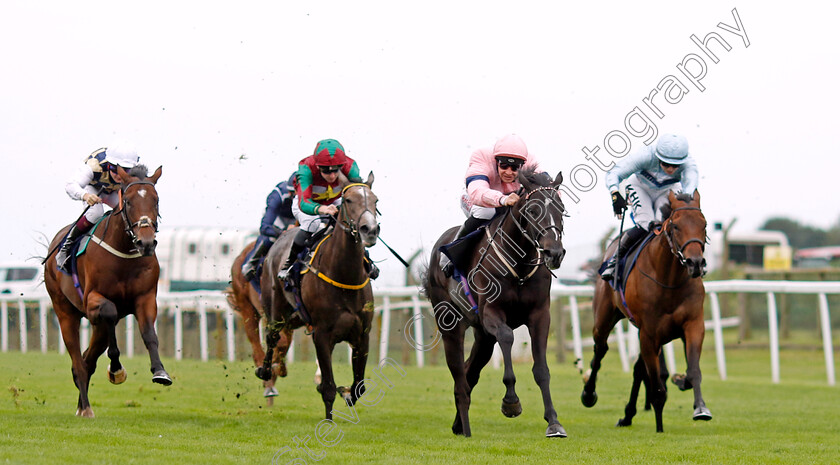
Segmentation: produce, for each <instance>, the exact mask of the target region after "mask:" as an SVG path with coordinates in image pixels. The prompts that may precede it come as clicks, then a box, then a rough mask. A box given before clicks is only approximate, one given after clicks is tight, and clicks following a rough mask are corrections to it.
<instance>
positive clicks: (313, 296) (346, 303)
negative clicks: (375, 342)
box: [256, 172, 380, 420]
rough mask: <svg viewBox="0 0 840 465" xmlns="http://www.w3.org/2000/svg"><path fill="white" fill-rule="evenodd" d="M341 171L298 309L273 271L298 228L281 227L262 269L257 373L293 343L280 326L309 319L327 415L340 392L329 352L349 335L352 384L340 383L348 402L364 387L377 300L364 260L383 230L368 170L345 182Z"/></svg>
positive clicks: (304, 275)
mask: <svg viewBox="0 0 840 465" xmlns="http://www.w3.org/2000/svg"><path fill="white" fill-rule="evenodd" d="M339 178H340V179H341V181H340V186H341V199H342V200H341V206H340V207H339V209H338V215H337V217H336V224H335V227H334V229H333V230H332V232H331V233H330V234H328V235H326V236H325V237H324V238H323V239H322V240H321V241H320V242H318V243H316V244H315V245H314V247H313V256H312V258H311V259H310V260H309V262H308V263H307V264H305V266H304V267H303V268H304V269H303V271H302V272H301V279H300V294H299V296H300V300H301V302H302V306H303V310H302V311H296V296H295V294H294V293H293V292H291V291H288V290H286V288H285V285H284V282H283V281H282V280H280V279H279V278H278V277H277V274H278V272H279V271H280V269H281V268H282V267H283V265H284V264H285V262H286V257H288V255H289V250H290V249H291V245H292V241H293V240H294V237H295V235H296V234H297V228H293V229H290V230H287V231H285V232H283V234H281V236H280V237H279V238H278V239H277V241H276V242H275V243H274V245H273V246H271V249H270V250H269V251H268V254H267V255H266V258H265V261H264V262H263V272H262V275H261V277H260V287H261V289H262V295H261V298H260V303H261V306H262V309H263V313H264V314H265V316H266V319H267V325H266V334H265V340H266V347H267V349H266V354H265V358H264V359H263V364H262V366H261V367H259V368H257V370H256V375H257V377H258V378H260V379H262V380H264V381H267V380H269V379H271V376H272V371H271V364H272V362H273V360H274V358H273V357H274V352H275V351H279V353H280V360H281V362H282V359H283V357H284V356H285V354H286V352H287V350H288V344H289V343H291V338H288V339H285V338H283V337H282V335H283V333H284V332H285V331H292V330H294V329H296V328H299V327H302V326H306V327H307V329H308V330H309V332H310V333H311V335H312V342H313V343H314V344H315V352H316V356H317V360H318V364H319V365H320V367H321V383H320V384H319V385H318V386H317V389H318V391H319V392H320V393H321V398H322V400H323V402H324V407H325V410H326V419H328V420H331V419H332V410H333V402H334V401H335V396H336V392H337V388H336V384H335V378H334V375H333V369H332V353H333V349H334V348H335V346H336V344H338V343H339V342H347V343H349V344H350V346H351V347H352V349H353V352H352V355H351V364H352V368H353V384H352V386H351V387H350V388H349V392H347V391H345V389H344V388H342V391H343V392H342V397H343V398H344V399H345V401H346V402H347V403H349V404H350V405H353V404H354V403H355V402H356V400H358V399H359V398H360V397H361V396H362V395H363V394H364V390H365V387H364V377H365V365H366V364H367V358H368V346H369V332H370V328H371V322H372V320H373V308H374V302H373V291H372V290H371V285H370V278H369V277H368V274H367V272H366V271H365V267H364V263H363V260H364V256H365V248H366V247H372V246H373V245H375V244H376V241H377V238H378V236H379V230H380V228H379V223H378V222H377V212H376V202H377V198H376V195H374V193H373V191H372V190H371V186H372V185H373V180H374V177H373V172H371V173H370V174H369V175H368V178H367V180H366V181H365V182H364V183H350V182H349V181H347V178H345V177H344V175H343V174H339ZM295 266H297V265H295ZM290 274H292V273H290ZM303 312H305V314H306V315H308V316H309V318H306V317H305V316H304V314H303ZM307 320H308V321H307ZM345 393H346V394H345Z"/></svg>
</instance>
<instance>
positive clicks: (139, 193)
mask: <svg viewBox="0 0 840 465" xmlns="http://www.w3.org/2000/svg"><path fill="white" fill-rule="evenodd" d="M137 195H139V196H140V197H144V198H145V197H146V189H140V190H139V191H137Z"/></svg>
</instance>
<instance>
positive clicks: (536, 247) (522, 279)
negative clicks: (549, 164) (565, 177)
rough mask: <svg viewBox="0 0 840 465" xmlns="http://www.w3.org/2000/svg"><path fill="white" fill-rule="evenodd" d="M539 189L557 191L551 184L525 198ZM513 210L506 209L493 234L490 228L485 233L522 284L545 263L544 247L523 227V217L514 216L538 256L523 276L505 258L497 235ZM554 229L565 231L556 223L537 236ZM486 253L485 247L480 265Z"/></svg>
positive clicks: (497, 254) (560, 232)
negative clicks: (497, 240) (497, 241)
mask: <svg viewBox="0 0 840 465" xmlns="http://www.w3.org/2000/svg"><path fill="white" fill-rule="evenodd" d="M539 191H551V192H557V191H556V189H555V188H553V187H550V186H543V187H538V188H536V189H534V190H532V191H530V192H528V193H527V194H525V197H524V198H525V200H526V201H528V200H530V198H531V195H533V194H534V193H535V192H539ZM560 204H561V205H562V201H561V203H560ZM511 210H512V208H507V209H506V210H505V214H504V217H503V218H502V219H501V221H499V226H498V227H496V229H495V230H494V231H493V234H492V235H491V234H490V230H489V229H490V228H487V229H485V233H486V236H487V242H488V243H489V244H490V247H491V248H492V249H493V251H494V252H495V254H496V256H497V257H498V258H499V260H501V262H502V263H503V264H504V265H505V267H506V268H507V269H508V271H510V272H511V274H512V275H513V277H514V278H516V279H517V280H518V284H519V285H520V286H521V285H523V284H525V281H527V280H528V279H530V278H531V277H532V276H533V275H534V274H535V273H536V272H537V270H538V269H539V268H540V266H541V265H544V264H545V261H543V254H542V248H541V247H540V244H539V242H538V240H537V239H534V238H533V237H531V235H530V234H528V231H526V230H525V228H523V227H522V225H521V224H520V221H521V218H514V219H513V224H514V225H515V226H516V228H517V229H518V230H519V232H520V233H521V234H522V235H523V236H524V237H526V238H527V239H528V240H529V241H530V243H531V244H532V245H533V246H534V250H536V252H537V257H536V259H535V260H534V267H533V268H532V269H531V271H530V272H529V273H528V274H527V275H525V276H523V277H520V276H519V274H518V273H517V272H516V270H515V269H514V267H513V265H511V263H510V262H508V260H507V259H506V258H505V255H504V253H502V252H501V250H499V247H498V246H497V245H496V241H495V237H496V234H497V233H498V232H499V231H500V230H502V226H503V225H504V224H505V221H506V220H507V218H508V216H509V215H510V212H511ZM520 216H521V214H520ZM552 229H557V234H558V235H560V234H562V233H563V229H562V228H561V227H559V226H557V225H555V224H552V225H549V226H548V227H546V228H541V229H540V230H539V231H537V237H538V238H539V237H542V236H543V235H544V234H546V233H547V232H548V231H550V230H552ZM486 254H487V249H485V250H484V251H483V252H482V254H481V257H479V259H478V265H480V264H481V262H482V260H484V257H485V256H486Z"/></svg>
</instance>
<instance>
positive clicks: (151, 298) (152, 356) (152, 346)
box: [134, 292, 172, 386]
mask: <svg viewBox="0 0 840 465" xmlns="http://www.w3.org/2000/svg"><path fill="white" fill-rule="evenodd" d="M134 316H135V317H136V318H137V323H138V325H139V326H140V335H141V336H142V337H143V343H144V344H145V345H146V350H148V351H149V360H150V361H151V368H150V371H151V373H152V382H155V383H158V384H163V385H164V386H169V385H170V384H172V378H170V377H169V373H167V372H166V370H165V369H164V368H163V362H161V361H160V353H159V352H158V337H157V333H156V332H155V319H156V318H157V302H156V301H155V293H154V292H151V293H149V294H146V295H145V296H143V297H141V298H139V299H137V306H136V308H135V315H134Z"/></svg>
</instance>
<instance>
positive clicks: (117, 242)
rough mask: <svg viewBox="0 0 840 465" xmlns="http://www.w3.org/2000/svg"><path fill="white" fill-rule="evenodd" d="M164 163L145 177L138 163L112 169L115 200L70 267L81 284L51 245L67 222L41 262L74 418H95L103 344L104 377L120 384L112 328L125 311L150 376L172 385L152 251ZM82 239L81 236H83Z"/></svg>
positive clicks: (157, 271)
mask: <svg viewBox="0 0 840 465" xmlns="http://www.w3.org/2000/svg"><path fill="white" fill-rule="evenodd" d="M162 168H163V167H159V168H158V169H157V170H155V172H154V174H153V175H152V176H147V171H146V167H145V166H143V165H137V166H135V167H133V168H131V170H130V171H128V172H126V171H125V170H124V169H123V168H121V167H120V168H118V170H117V172H118V173H119V175H120V178H121V179H122V180H123V183H122V184H121V185H120V192H121V195H120V198H121V201H120V205H119V206H118V208H117V209H116V210H114V211H112V212H111V213H110V214H109V216H107V217H105V218H104V219H103V220H102V221H100V222H99V223H98V225H97V226H96V227H95V229H94V230H93V231H92V234H91V239H90V242H89V243H88V245H87V248H86V251H85V252H84V254H82V255H80V256H79V257H78V258H77V259H76V264H75V266H72V268H73V270H74V271H76V272H77V275H78V288H77V287H76V286H75V285H74V277H71V276H69V275H67V274H64V273H62V272H61V271H59V270H58V267H57V265H56V261H55V258H54V256H55V250H56V249H57V247H58V245H59V243H60V242H61V241H62V239H63V238H64V236H65V235H66V234H67V231H69V229H70V226H66V227H64V228H63V229H62V230H61V231H59V232H58V234H57V235H56V236H55V238H54V239H53V240H52V243H51V244H50V249H48V250H51V251H52V253H49V254H48V255H47V257H46V258H45V259H44V281H45V284H46V288H47V292H48V293H49V295H50V299H52V303H53V309H54V310H55V314H56V316H57V317H58V322H59V325H60V326H61V337H62V338H63V339H64V345H65V346H66V347H67V352H68V354H69V355H70V359H71V360H72V368H71V372H72V373H73V382H74V383H75V384H76V387H77V388H78V389H79V402H78V407H77V409H76V415H77V416H82V417H89V418H93V416H94V414H93V410H92V409H91V407H90V401H89V400H88V387H89V385H90V378H91V376H92V375H93V373H94V371H96V361H97V359H98V358H99V356H100V355H102V353H103V352H105V350H106V349H107V351H108V358H110V359H111V363H110V365H109V366H108V380H109V381H110V382H111V383H113V384H120V383H122V382H124V381H125V379H126V373H125V369H124V368H123V366H122V364H120V350H119V347H118V346H117V337H116V325H117V322H119V320H121V319H122V318H125V317H126V316H128V315H134V316H135V317H136V319H137V322H138V324H139V327H140V334H141V336H142V338H143V343H144V344H145V345H146V349H148V351H149V358H150V359H151V372H152V381H153V382H155V383H159V384H163V385H165V386H168V385H170V384H172V379H171V378H170V377H169V374H168V373H167V372H166V370H165V369H164V368H163V364H162V363H161V361H160V356H159V354H158V337H157V334H156V333H155V326H154V323H155V319H156V318H157V300H156V298H157V284H158V276H159V275H160V266H159V264H158V260H157V256H155V246H156V245H157V241H156V240H155V234H156V232H157V221H158V194H157V191H156V190H155V184H156V183H157V181H158V179H160V176H161V174H162ZM82 240H83V241H84V240H86V239H85V237H84V236H83V237H82ZM82 317H85V318H87V319H88V320H89V321H90V324H91V325H92V326H93V334H92V335H91V337H90V343H89V344H88V348H87V350H85V352H84V354H82V353H81V346H80V342H79V326H80V323H81V319H82Z"/></svg>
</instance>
